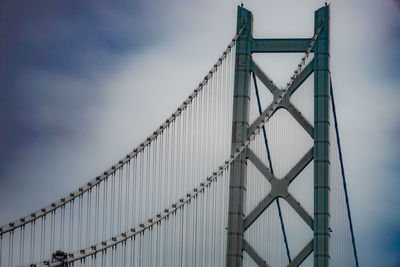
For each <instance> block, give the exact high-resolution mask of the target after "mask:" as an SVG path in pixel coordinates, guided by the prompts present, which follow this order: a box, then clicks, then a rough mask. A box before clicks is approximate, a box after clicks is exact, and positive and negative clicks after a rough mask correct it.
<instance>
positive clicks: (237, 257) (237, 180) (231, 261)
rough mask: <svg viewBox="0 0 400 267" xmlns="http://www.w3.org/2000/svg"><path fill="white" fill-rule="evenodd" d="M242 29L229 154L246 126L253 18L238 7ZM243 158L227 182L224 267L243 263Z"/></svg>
mask: <svg viewBox="0 0 400 267" xmlns="http://www.w3.org/2000/svg"><path fill="white" fill-rule="evenodd" d="M243 26H244V27H245V28H244V30H243V31H242V33H241V35H240V36H239V38H238V39H237V41H236V58H235V82H234V100H233V119H232V153H233V152H234V151H235V150H236V148H237V147H238V146H239V145H240V144H242V143H244V142H245V141H246V138H247V129H248V127H249V110H250V67H251V66H250V65H251V41H252V26H253V15H252V14H251V12H250V11H248V10H246V9H245V8H242V7H238V13H237V32H239V30H240V29H241V28H242V27H243ZM246 176H247V162H246V155H245V153H242V155H240V156H239V157H238V158H237V159H235V160H234V161H233V163H232V165H231V171H230V182H229V213H228V237H227V238H228V240H227V241H228V243H227V255H226V266H229V267H239V266H242V264H243V232H244V226H243V224H244V216H245V214H244V212H245V210H244V209H245V199H246V198H245V197H246V182H247V181H246V179H247V177H246Z"/></svg>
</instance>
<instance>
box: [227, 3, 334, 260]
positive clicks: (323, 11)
mask: <svg viewBox="0 0 400 267" xmlns="http://www.w3.org/2000/svg"><path fill="white" fill-rule="evenodd" d="M252 26H253V15H252V13H251V12H250V11H249V10H247V9H245V8H243V7H240V6H239V7H238V11H237V32H239V31H240V30H242V32H241V34H240V36H239V38H238V39H237V44H236V59H235V80H234V99H233V120H232V153H233V152H234V151H235V150H237V149H238V148H239V146H240V145H241V144H243V143H245V141H246V139H247V138H248V135H249V133H250V132H251V130H254V129H252V125H250V123H251V122H250V121H249V107H250V105H249V104H250V100H251V94H250V79H251V73H254V74H255V75H257V76H258V77H259V78H260V80H261V81H262V82H263V83H264V85H265V86H266V87H267V88H268V89H269V90H270V91H271V92H272V94H273V95H274V102H275V101H276V100H277V98H278V97H279V96H280V95H281V94H280V93H281V90H280V89H278V88H276V87H274V86H273V84H272V83H271V82H270V81H269V80H268V78H267V77H266V76H265V75H264V74H263V72H262V70H261V69H260V68H259V67H258V66H257V65H256V64H255V63H254V62H253V60H252V54H253V53H304V52H306V51H307V50H308V47H309V46H310V43H311V46H312V47H311V52H313V53H314V58H313V60H312V61H311V62H310V63H309V64H308V65H307V66H306V67H305V68H304V69H303V70H302V71H301V72H300V73H298V75H297V76H296V77H295V78H294V79H292V82H291V83H290V84H288V88H287V94H285V96H284V99H283V101H281V102H280V104H279V108H285V109H287V111H288V112H289V113H290V114H291V115H292V116H293V117H294V118H295V119H296V120H297V121H298V122H299V123H300V124H301V126H302V127H303V128H304V129H305V130H306V131H307V132H308V133H309V134H310V136H311V137H313V139H314V146H313V149H312V150H311V151H310V152H309V153H307V154H306V155H305V156H304V157H303V158H302V159H301V160H300V161H299V162H298V163H297V164H296V165H295V166H294V167H293V169H292V170H291V171H290V172H289V174H288V175H287V176H286V177H285V178H288V179H280V180H278V179H276V178H275V177H274V176H273V174H271V173H270V172H269V170H268V168H266V166H263V165H262V163H261V162H258V161H257V159H255V157H254V155H252V153H251V151H249V149H246V150H244V151H243V153H242V154H241V155H240V156H239V157H237V158H236V159H235V160H234V161H233V163H232V166H231V169H230V184H229V208H228V236H227V254H226V266H229V267H238V266H242V264H243V250H244V251H245V252H246V253H248V254H249V256H250V257H251V258H252V259H253V260H254V261H255V262H256V263H258V265H259V266H267V265H266V263H265V261H263V260H262V259H261V257H260V256H259V255H258V254H257V252H256V251H255V250H254V249H252V247H251V244H249V243H247V242H246V240H245V238H244V232H245V231H246V229H248V228H249V227H250V226H251V224H252V223H253V222H254V221H256V220H257V218H258V217H259V216H260V215H261V214H262V213H263V212H264V211H265V210H266V209H267V208H268V206H269V205H270V204H271V203H272V201H274V200H275V199H277V198H283V199H285V200H286V201H287V202H288V204H290V206H291V207H292V208H293V209H294V210H295V211H296V212H297V213H298V214H299V215H300V217H301V218H302V219H303V220H304V221H305V222H306V223H307V224H308V225H309V226H310V228H311V229H312V230H313V232H314V236H313V239H312V240H311V241H310V242H309V243H308V244H307V245H306V247H304V249H303V250H302V251H301V252H300V253H299V254H298V255H295V257H294V258H293V259H292V260H291V263H290V264H289V266H297V265H299V264H300V263H301V262H302V261H303V260H304V259H305V258H306V257H307V256H308V255H310V254H311V252H313V251H314V266H318V267H320V266H321V267H322V266H329V258H330V254H329V240H330V228H329V226H330V225H329V221H330V210H329V191H330V188H329V166H330V161H329V149H330V142H329V128H330V123H329V113H330V110H329V109H330V106H329V100H330V96H329V89H330V87H329V86H330V70H329V57H330V55H329V6H324V7H322V8H320V9H318V10H317V11H315V27H314V32H315V35H314V37H313V38H300V39H299V38H293V39H255V38H253V35H252ZM312 72H314V127H312V126H311V125H310V124H309V123H308V122H307V120H305V119H304V118H303V117H302V115H301V114H300V113H298V112H296V110H295V108H294V107H293V105H291V103H290V95H291V94H292V93H293V92H294V90H296V89H297V88H298V87H299V86H300V85H301V84H302V83H303V81H304V80H306V79H307V78H308V77H309V76H310V74H311V73H312ZM260 117H261V116H260ZM312 159H314V217H313V218H312V217H311V216H310V215H308V214H307V212H306V211H305V210H304V209H303V208H302V207H301V206H300V204H298V203H297V201H296V200H295V199H294V198H293V197H292V196H291V195H290V194H289V193H288V190H287V189H288V185H289V183H290V182H291V180H293V179H294V178H295V177H296V176H297V175H298V174H299V173H300V172H301V171H302V170H303V169H304V167H305V166H306V165H307V164H308V163H309V162H311V160H312ZM247 160H251V161H252V162H253V163H254V165H256V167H257V168H258V169H259V170H261V169H263V170H264V173H267V175H270V177H269V178H267V179H268V180H269V181H270V182H271V193H270V194H269V195H268V196H266V197H265V199H263V200H262V201H261V202H260V204H259V205H258V206H257V207H256V208H255V209H254V210H253V211H251V212H250V214H248V215H247V217H246V215H245V201H246V184H247V177H246V176H247ZM264 173H263V174H264ZM264 175H265V174H264ZM290 175H292V177H288V176H290Z"/></svg>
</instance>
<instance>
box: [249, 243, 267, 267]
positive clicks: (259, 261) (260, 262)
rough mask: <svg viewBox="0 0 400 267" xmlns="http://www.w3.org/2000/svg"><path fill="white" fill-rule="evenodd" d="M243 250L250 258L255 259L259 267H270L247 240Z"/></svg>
mask: <svg viewBox="0 0 400 267" xmlns="http://www.w3.org/2000/svg"><path fill="white" fill-rule="evenodd" d="M243 249H244V250H245V251H246V252H247V254H249V256H250V257H251V258H252V259H253V261H254V262H255V263H257V265H258V266H262V267H269V265H268V264H267V263H266V262H265V261H264V260H263V259H262V258H261V256H260V255H258V253H257V251H255V250H254V248H253V247H252V246H250V244H249V243H247V241H246V240H245V239H243Z"/></svg>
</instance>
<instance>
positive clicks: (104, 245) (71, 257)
mask: <svg viewBox="0 0 400 267" xmlns="http://www.w3.org/2000/svg"><path fill="white" fill-rule="evenodd" d="M322 27H323V25H321V26H320V27H319V28H318V29H317V31H316V32H315V34H314V36H313V37H312V39H311V42H310V45H309V46H308V48H307V50H306V52H305V56H304V57H303V58H302V60H301V62H300V64H298V67H297V68H296V70H295V71H294V74H293V76H291V78H290V81H289V82H288V83H287V85H286V87H285V88H283V89H281V93H280V94H279V96H278V97H277V100H276V101H274V102H273V104H272V106H271V108H270V109H269V110H268V111H267V112H266V113H264V114H262V115H261V116H260V117H259V118H258V119H257V120H256V127H254V130H253V131H251V132H250V134H249V135H248V137H247V139H246V142H244V143H242V144H241V145H240V146H239V147H237V148H236V149H235V150H234V151H233V153H232V154H231V156H230V158H229V159H228V160H226V161H225V162H224V163H223V164H222V165H220V166H219V167H218V168H217V170H216V171H214V172H213V174H212V175H211V176H209V177H207V179H206V180H204V181H203V182H201V183H200V185H199V186H198V187H196V188H194V189H193V191H191V192H189V193H187V194H186V195H185V196H183V197H182V198H180V199H179V200H178V201H177V202H175V203H174V204H172V206H171V207H169V208H166V209H164V211H162V212H161V213H158V214H157V215H156V216H154V217H153V218H150V219H148V220H147V221H145V222H143V223H141V224H140V225H139V226H138V227H135V228H132V229H130V230H129V231H126V232H123V233H121V234H120V235H117V236H115V237H112V238H111V239H108V240H105V241H102V242H101V243H99V244H96V245H93V246H90V247H89V248H86V249H81V250H80V251H77V252H75V253H69V254H68V257H67V259H66V260H64V261H63V262H61V261H55V262H51V261H45V262H44V263H40V264H33V265H31V266H37V267H39V266H61V265H63V264H65V263H72V262H75V261H78V260H82V259H85V258H87V257H89V256H92V255H95V254H97V253H98V252H102V251H105V250H106V249H108V248H110V247H113V246H116V245H117V244H119V243H121V242H124V241H125V240H127V239H130V238H132V237H134V236H136V235H138V234H140V233H143V232H144V231H146V230H147V229H149V228H151V227H152V226H153V225H155V224H157V223H160V222H161V221H162V220H164V219H167V218H168V217H169V216H170V215H171V214H173V213H174V212H175V211H177V210H178V209H180V208H183V207H184V206H185V204H187V203H189V202H190V200H192V199H193V198H195V197H196V196H197V195H198V194H199V193H201V192H204V190H205V189H206V188H208V187H209V186H210V185H211V183H212V182H215V181H216V180H217V179H218V177H219V176H221V175H222V174H223V173H224V171H225V170H227V169H229V167H230V164H231V163H232V162H233V161H234V160H235V159H236V158H237V157H238V156H239V155H240V154H241V153H242V152H244V151H245V149H246V148H247V147H248V146H249V145H250V143H251V142H252V141H253V140H254V139H255V136H256V135H258V134H259V133H260V129H261V128H262V125H264V124H265V123H266V122H267V121H268V120H269V119H270V117H271V116H272V114H273V113H274V112H275V111H276V109H277V108H278V107H279V105H280V103H281V102H282V100H283V98H284V97H285V95H286V93H287V92H288V91H289V88H290V87H291V86H292V84H293V81H294V80H295V79H296V78H297V76H298V75H299V74H300V72H301V69H302V67H303V66H304V65H305V61H306V59H307V58H308V57H309V54H310V52H311V50H312V48H313V46H314V43H315V41H316V40H317V38H318V35H319V33H320V32H321V30H322ZM243 29H244V27H242V28H241V29H240V30H239V31H238V33H237V34H236V36H235V37H234V38H233V39H232V42H231V43H230V44H229V45H228V48H227V49H226V50H225V52H224V55H226V53H227V52H229V51H230V49H231V48H232V46H233V45H234V44H235V42H236V40H237V38H238V37H239V35H240V33H241V32H242V31H243ZM224 55H223V56H224ZM223 59H224V58H223V57H221V58H220V59H219V60H218V63H219V65H220V64H221V63H222V60H223ZM218 63H217V64H216V65H214V68H213V69H212V70H211V71H210V72H209V74H208V75H207V76H206V77H205V78H204V80H203V82H202V83H200V85H199V87H198V88H196V89H195V92H194V93H193V94H195V93H197V92H196V90H200V89H201V88H202V84H203V83H204V82H206V81H207V80H208V79H209V78H210V77H211V75H212V73H213V72H215V70H216V68H217V67H218V66H219V65H218ZM209 75H210V76H209ZM191 96H192V95H191ZM192 98H193V97H192ZM192 98H190V96H189V99H192ZM185 102H186V101H185ZM185 102H184V104H183V105H185V107H186V106H187V104H188V103H187V102H186V104H185ZM178 110H179V108H178ZM175 116H176V115H175ZM175 116H174V114H173V115H172V118H174V117H175ZM167 121H168V120H167ZM166 123H167V122H166ZM160 128H161V127H160ZM160 130H162V129H160ZM155 133H156V132H155ZM155 136H157V135H155ZM149 138H150V137H149ZM149 138H148V139H147V140H148V142H151V140H152V139H150V140H149ZM154 138H155V137H154ZM142 144H143V143H142ZM146 145H148V143H146ZM140 148H141V150H142V149H143V147H142V146H140ZM135 150H136V149H135ZM135 150H134V152H132V153H137V151H135ZM128 155H130V154H128ZM128 155H127V156H128ZM125 163H126V161H125ZM119 164H124V163H119ZM112 170H113V171H114V172H115V169H112ZM103 179H104V178H103ZM42 216H43V215H42Z"/></svg>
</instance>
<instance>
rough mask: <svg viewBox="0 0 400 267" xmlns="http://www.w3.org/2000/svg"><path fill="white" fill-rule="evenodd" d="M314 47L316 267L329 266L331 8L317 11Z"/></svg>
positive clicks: (326, 7)
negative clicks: (319, 29)
mask: <svg viewBox="0 0 400 267" xmlns="http://www.w3.org/2000/svg"><path fill="white" fill-rule="evenodd" d="M321 24H322V25H323V28H322V30H321V33H320V34H319V37H318V39H317V41H316V43H315V45H314V266H318V267H327V266H329V258H330V254H329V243H330V228H329V227H330V223H329V221H330V213H329V191H330V188H329V165H330V162H329V149H330V143H329V128H330V123H329V112H330V110H329V101H330V98H329V81H330V71H329V57H330V55H329V6H325V7H322V8H320V9H318V10H317V11H315V30H317V29H318V28H319V26H320V25H321Z"/></svg>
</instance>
